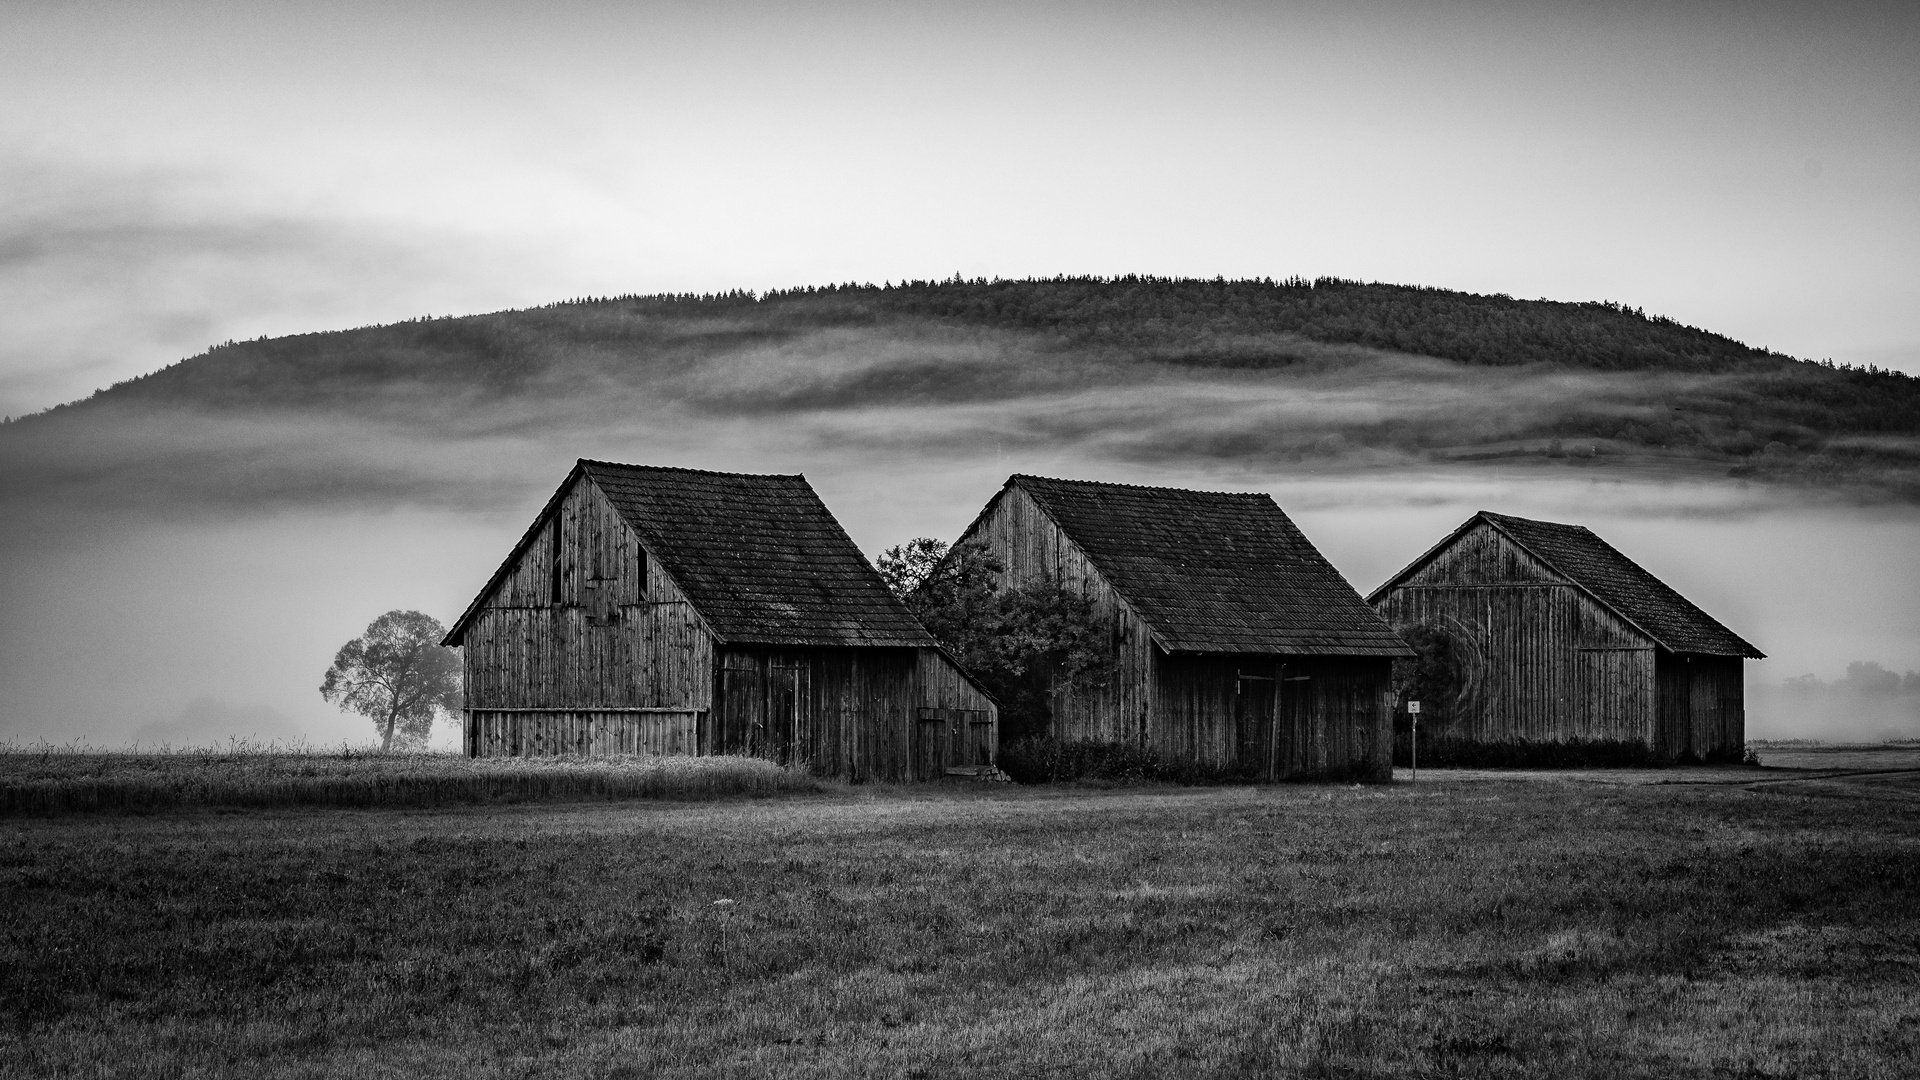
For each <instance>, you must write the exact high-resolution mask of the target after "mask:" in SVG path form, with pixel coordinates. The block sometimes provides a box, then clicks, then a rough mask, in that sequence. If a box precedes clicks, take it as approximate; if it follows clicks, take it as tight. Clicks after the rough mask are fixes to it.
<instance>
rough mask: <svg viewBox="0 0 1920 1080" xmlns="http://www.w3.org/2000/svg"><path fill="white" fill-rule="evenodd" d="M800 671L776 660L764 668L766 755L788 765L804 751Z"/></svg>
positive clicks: (800, 756)
mask: <svg viewBox="0 0 1920 1080" xmlns="http://www.w3.org/2000/svg"><path fill="white" fill-rule="evenodd" d="M800 672H801V669H800V668H798V667H787V666H784V665H781V664H775V665H773V666H772V667H770V668H768V669H767V722H766V735H765V739H766V742H765V745H766V751H765V756H767V757H770V758H772V759H773V760H775V761H777V762H779V763H780V764H782V765H791V764H793V763H794V762H796V761H798V760H800V759H801V758H802V757H804V756H805V755H804V754H803V753H802V745H801V739H800V698H801V694H800Z"/></svg>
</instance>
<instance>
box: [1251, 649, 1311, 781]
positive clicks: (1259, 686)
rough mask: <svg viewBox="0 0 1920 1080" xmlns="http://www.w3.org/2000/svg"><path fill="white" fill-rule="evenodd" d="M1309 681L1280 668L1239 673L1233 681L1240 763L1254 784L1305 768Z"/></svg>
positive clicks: (1308, 740) (1309, 740) (1308, 726)
mask: <svg viewBox="0 0 1920 1080" xmlns="http://www.w3.org/2000/svg"><path fill="white" fill-rule="evenodd" d="M1311 685H1312V679H1311V678H1310V677H1308V676H1306V675H1296V674H1291V673H1289V672H1288V671H1287V669H1286V667H1285V666H1284V665H1275V666H1273V667H1271V668H1266V669H1265V670H1260V669H1254V670H1246V669H1243V670H1241V671H1240V672H1239V673H1238V674H1237V675H1236V677H1235V679H1234V696H1233V719H1234V730H1235V733H1236V735H1237V737H1238V742H1239V759H1240V763H1241V765H1242V766H1243V767H1244V768H1246V769H1247V770H1248V771H1249V772H1250V773H1252V775H1253V777H1254V779H1257V780H1278V779H1281V778H1283V777H1286V776H1292V775H1294V774H1296V773H1299V772H1301V771H1303V770H1304V768H1305V767H1306V764H1307V760H1308V758H1309V756H1310V754H1311V750H1312V745H1311V743H1312V730H1311V724H1310V722H1309V721H1310V717H1309V715H1308V709H1309V704H1310V698H1311Z"/></svg>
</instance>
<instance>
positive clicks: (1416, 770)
mask: <svg viewBox="0 0 1920 1080" xmlns="http://www.w3.org/2000/svg"><path fill="white" fill-rule="evenodd" d="M1407 720H1408V723H1409V724H1410V726H1411V727H1412V730H1411V731H1410V732H1409V735H1410V736H1411V737H1412V742H1413V779H1412V780H1411V781H1410V782H1411V783H1415V784H1417V783H1419V782H1420V703H1419V702H1417V701H1409V702H1407Z"/></svg>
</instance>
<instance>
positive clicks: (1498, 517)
mask: <svg viewBox="0 0 1920 1080" xmlns="http://www.w3.org/2000/svg"><path fill="white" fill-rule="evenodd" d="M1476 516H1478V517H1484V518H1488V519H1490V520H1494V521H1524V522H1526V523H1527V524H1529V525H1551V526H1553V527H1554V528H1556V529H1575V530H1578V531H1579V532H1583V533H1586V534H1588V535H1589V536H1592V537H1595V538H1596V539H1597V538H1598V537H1599V536H1600V534H1599V533H1597V532H1594V531H1593V530H1592V529H1589V528H1587V527H1586V526H1585V525H1581V524H1579V523H1577V522H1572V521H1548V520H1547V519H1545V518H1530V517H1521V516H1520V515H1518V514H1499V513H1495V512H1494V511H1492V510H1481V511H1478V512H1477V513H1476ZM1601 543H1603V544H1604V543H1606V541H1604V540H1602V541H1601ZM1607 546H1608V547H1612V546H1613V545H1612V544H1607Z"/></svg>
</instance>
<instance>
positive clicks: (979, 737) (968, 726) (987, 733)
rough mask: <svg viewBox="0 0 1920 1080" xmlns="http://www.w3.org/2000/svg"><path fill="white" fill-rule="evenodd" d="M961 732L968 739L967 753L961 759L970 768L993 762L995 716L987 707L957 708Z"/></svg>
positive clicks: (989, 764)
mask: <svg viewBox="0 0 1920 1080" xmlns="http://www.w3.org/2000/svg"><path fill="white" fill-rule="evenodd" d="M955 711H956V712H958V713H959V714H960V724H959V727H960V728H961V729H962V730H961V732H960V734H961V735H963V736H964V737H965V739H966V747H965V755H964V756H963V757H961V758H960V761H961V762H962V763H963V764H965V765H967V766H968V767H969V768H974V769H984V768H987V767H989V766H991V765H992V764H993V717H991V716H989V715H988V714H987V710H985V709H957V710H955Z"/></svg>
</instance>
